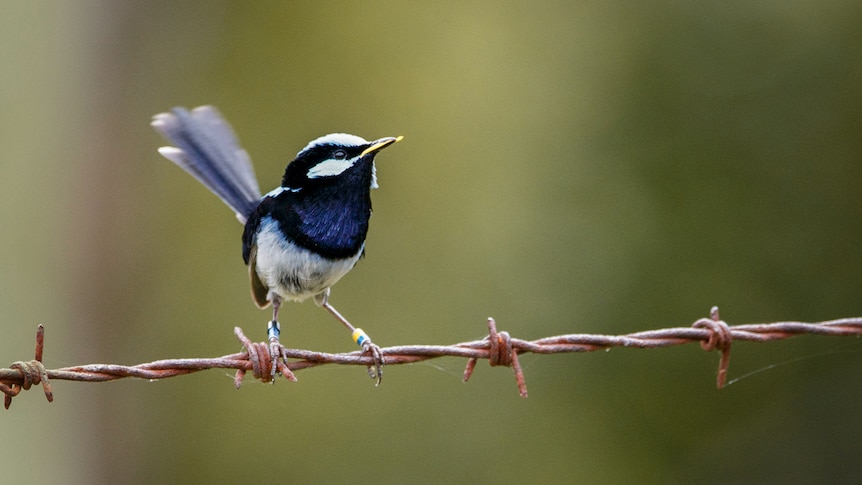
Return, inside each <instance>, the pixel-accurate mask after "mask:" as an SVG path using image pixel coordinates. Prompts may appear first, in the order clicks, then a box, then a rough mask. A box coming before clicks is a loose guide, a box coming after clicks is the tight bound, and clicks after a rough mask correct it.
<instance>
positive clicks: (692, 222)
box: [0, 0, 862, 484]
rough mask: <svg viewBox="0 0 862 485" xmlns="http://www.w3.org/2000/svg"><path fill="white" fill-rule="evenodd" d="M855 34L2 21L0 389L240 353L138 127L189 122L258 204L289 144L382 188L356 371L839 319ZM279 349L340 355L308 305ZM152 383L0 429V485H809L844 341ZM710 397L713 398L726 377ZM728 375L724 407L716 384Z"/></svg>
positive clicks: (851, 309) (849, 375)
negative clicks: (347, 158) (362, 349)
mask: <svg viewBox="0 0 862 485" xmlns="http://www.w3.org/2000/svg"><path fill="white" fill-rule="evenodd" d="M860 23H862V4H860V3H859V2H853V1H839V0H826V1H817V2H811V1H789V2H743V1H732V2H720V3H713V2H665V1H648V2H613V1H611V2H607V1H581V2H545V1H534V2H499V1H495V2H489V1H484V2H481V1H480V2H451V1H435V2H400V1H383V2H375V3H373V4H372V3H369V2H253V3H248V2H224V1H187V2H174V1H149V2H127V1H76V2H65V1H54V2H51V1H29V2H15V1H9V0H3V1H0V146H2V147H3V150H2V156H0V227H1V228H2V229H0V322H2V323H0V328H2V333H0V365H8V363H11V362H12V361H15V360H21V359H27V358H29V357H30V355H31V352H32V350H31V349H32V345H33V335H34V332H35V328H36V324H38V323H43V324H45V325H46V327H47V338H46V341H47V348H46V354H45V362H46V364H47V365H48V366H49V367H51V368H54V367H61V366H68V365H75V364H83V363H122V364H134V363H140V362H147V361H151V360H157V359H162V358H171V357H207V356H218V355H224V354H228V353H233V352H236V351H238V350H239V345H238V343H237V342H236V341H235V339H234V337H233V335H232V329H233V327H234V326H236V325H239V326H241V327H243V328H244V329H245V331H246V333H247V334H249V335H250V336H252V337H253V338H254V339H255V340H263V337H264V327H265V322H266V320H267V318H268V313H267V312H265V311H263V312H262V311H259V310H257V309H256V308H255V307H254V305H253V304H252V303H251V300H250V298H249V295H248V283H247V276H246V268H245V267H244V266H243V264H242V261H241V258H240V234H241V227H240V226H239V225H238V224H237V223H236V221H235V219H234V217H233V215H232V213H231V212H230V211H229V210H228V209H226V208H225V207H224V206H222V204H221V202H219V201H218V200H217V199H216V198H215V197H214V196H212V195H211V194H210V193H209V192H207V191H206V190H205V189H203V188H202V187H200V186H199V185H198V184H197V183H196V182H195V181H194V180H193V179H192V178H191V177H189V176H188V175H186V174H185V173H183V172H182V171H180V170H179V169H177V168H176V167H175V166H173V165H172V164H170V163H169V162H167V161H166V160H164V159H162V158H161V157H160V156H158V154H157V153H156V148H157V147H158V146H161V145H163V141H162V140H161V139H160V138H159V137H158V136H157V135H156V134H155V133H154V132H153V131H152V130H151V129H150V127H149V120H150V117H151V116H152V115H153V114H154V113H157V112H161V111H164V110H166V109H169V108H170V107H172V106H176V105H183V106H187V107H192V106H197V105H200V104H214V105H216V106H218V107H219V108H220V109H221V111H222V112H223V113H224V114H225V116H226V117H227V118H228V119H229V120H230V122H231V123H232V124H233V126H234V128H235V130H236V131H237V133H238V135H239V137H240V139H241V141H242V143H243V145H244V146H245V147H246V149H247V150H248V151H249V153H250V154H251V156H252V158H253V160H254V163H255V167H256V170H257V174H258V177H259V179H260V180H261V188H262V189H263V190H265V191H266V190H269V189H271V188H272V187H274V186H275V185H277V184H278V182H279V181H280V177H281V174H282V172H283V170H284V166H285V164H286V163H287V162H288V161H289V160H291V159H292V157H293V155H294V154H295V153H296V151H298V150H299V149H300V148H302V147H303V146H304V145H305V144H306V143H307V142H308V141H309V140H311V139H313V138H315V137H317V136H319V135H322V134H324V133H329V132H334V131H346V132H351V133H355V134H358V135H361V136H364V137H366V138H372V137H379V136H387V135H399V134H402V135H405V140H404V141H403V142H402V143H399V144H398V145H397V146H395V147H393V148H391V149H389V150H387V151H386V152H384V153H383V154H382V155H381V156H380V157H379V158H378V176H379V180H380V186H381V188H380V190H377V191H375V192H374V194H373V199H374V204H375V213H374V217H373V218H372V227H371V232H370V236H369V239H368V244H367V248H368V252H367V257H366V258H365V259H364V260H363V261H362V262H361V263H360V264H359V265H358V266H357V267H356V269H355V270H354V271H353V272H352V273H351V274H350V275H348V276H347V277H346V278H345V279H344V280H342V281H341V282H340V283H339V284H338V285H337V286H336V287H335V288H334V292H333V297H332V301H333V303H334V304H335V305H336V306H337V307H338V308H339V309H340V310H342V311H343V312H344V313H345V314H346V315H347V316H348V317H349V318H350V319H351V320H353V321H354V322H355V323H357V324H358V325H360V326H362V327H363V328H365V329H366V330H367V331H368V332H369V334H371V335H372V336H373V337H374V339H375V340H376V341H377V342H379V343H380V344H381V345H384V346H386V345H396V344H413V343H428V344H450V343H455V342H459V341H464V340H472V339H475V338H481V337H482V336H483V335H484V334H485V332H486V327H485V319H486V318H487V317H488V316H494V317H496V319H497V321H498V325H499V327H500V328H501V329H502V330H507V331H509V332H510V333H512V334H513V335H515V336H517V337H521V338H527V339H534V338H539V337H545V336H551V335H558V334H566V333H582V332H583V333H607V334H616V333H628V332H633V331H638V330H647V329H653V328H661V327H666V326H686V325H689V324H691V322H693V321H694V320H696V319H697V318H700V317H703V316H706V315H707V313H708V310H709V308H710V306H712V305H719V306H720V307H721V309H722V317H723V318H724V319H725V320H727V321H728V322H730V323H755V322H771V321H782V320H801V321H820V320H827V319H833V318H839V317H847V316H858V315H860V314H862V301H860V291H862V278H860V275H862V252H860V247H859V241H860V237H862V217H860V216H862V136H860V130H862V50H860V48H859V46H860V45H862V29H860V28H859V26H860ZM283 315H284V318H283V323H284V324H285V327H286V328H285V342H287V343H289V344H290V345H293V346H296V347H298V348H307V349H313V350H322V351H330V352H344V351H351V350H353V348H354V347H353V344H352V342H350V340H349V336H348V335H346V332H344V330H343V329H342V328H341V327H340V326H339V325H338V324H337V323H336V322H334V321H333V320H332V319H331V318H330V317H329V316H328V315H326V314H325V312H322V311H321V310H319V309H318V308H316V307H315V306H314V305H313V304H312V303H310V302H307V303H305V304H292V305H289V306H288V307H286V309H285V311H284V312H283ZM522 361H523V364H524V366H525V372H526V376H527V383H528V385H529V391H530V397H529V398H528V399H520V398H518V396H517V392H516V388H515V385H514V382H513V379H512V374H511V372H510V371H509V370H507V369H501V368H494V369H491V368H489V367H488V365H487V364H486V363H480V364H479V366H478V368H477V370H476V373H475V375H474V377H473V379H472V380H471V382H470V383H469V384H463V383H462V382H461V380H460V376H461V372H462V369H463V365H464V361H463V360H458V359H442V360H437V361H433V362H429V363H423V364H416V365H411V366H402V367H388V368H386V377H385V379H384V382H383V385H382V386H381V387H380V388H374V386H373V385H372V382H371V381H370V380H369V379H368V378H367V377H366V376H365V371H364V369H362V368H359V367H335V366H330V367H323V368H317V369H312V370H307V371H303V372H301V373H299V375H298V377H299V379H300V381H299V382H298V383H296V384H289V383H286V382H283V381H282V382H278V383H277V384H275V385H274V386H273V385H264V384H260V383H257V382H255V381H252V380H248V381H247V382H246V384H245V385H244V386H243V387H242V389H241V390H239V391H236V390H234V389H233V381H232V375H231V374H230V373H228V372H223V371H209V372H204V373H200V374H195V375H193V376H185V377H181V378H175V379H170V380H167V381H162V382H145V381H132V380H128V381H120V382H114V383H105V384H81V383H68V382H57V383H55V384H54V390H55V395H56V398H55V402H54V403H53V404H50V405H49V404H48V403H46V402H45V400H44V398H43V396H41V395H40V393H39V391H35V392H29V393H25V394H24V395H22V396H20V397H19V398H17V399H16V400H15V402H14V403H13V406H12V408H11V409H10V410H9V411H6V412H3V413H0V422H2V430H3V432H2V435H3V439H2V440H0V457H2V458H0V466H2V468H3V477H4V478H3V480H4V482H6V481H8V483H34V484H35V483H69V484H78V483H80V484H84V483H86V484H100V483H105V484H108V483H126V484H151V483H237V482H241V481H242V482H251V481H261V482H267V483H269V482H275V481H278V482H281V483H285V482H286V483H300V482H312V483H338V482H347V481H350V482H354V483H396V482H406V481H409V482H412V483H440V482H450V483H451V482H454V483H463V482H470V483H491V482H502V481H523V482H533V483H564V482H585V483H668V482H678V483H788V481H793V482H797V483H805V482H807V483H812V482H819V483H827V482H828V483H840V482H851V481H854V480H856V479H858V475H859V462H858V458H859V454H858V453H859V451H858V450H859V442H860V438H862V422H860V418H859V412H858V411H859V409H860V407H862V385H860V379H859V376H860V372H862V345H860V342H859V341H858V340H857V339H852V338H847V339H841V338H822V337H821V338H816V337H799V338H796V339H793V340H790V341H785V342H780V343H772V344H768V345H764V344H746V343H737V344H735V345H734V352H733V358H732V361H731V368H730V378H731V379H733V380H735V382H734V383H733V384H731V385H730V386H728V387H727V388H726V389H724V390H721V391H717V390H716V389H715V383H714V381H715V379H714V378H715V369H716V366H717V362H718V357H717V355H716V354H714V353H709V354H708V353H705V352H703V351H702V350H701V349H700V348H699V347H698V346H697V345H688V346H684V347H678V348H671V349H661V350H650V351H646V350H629V349H615V350H613V351H610V352H597V353H591V354H569V355H555V356H535V355H525V356H524V357H523V358H522ZM741 377H742V379H739V378H741ZM736 379H739V380H736Z"/></svg>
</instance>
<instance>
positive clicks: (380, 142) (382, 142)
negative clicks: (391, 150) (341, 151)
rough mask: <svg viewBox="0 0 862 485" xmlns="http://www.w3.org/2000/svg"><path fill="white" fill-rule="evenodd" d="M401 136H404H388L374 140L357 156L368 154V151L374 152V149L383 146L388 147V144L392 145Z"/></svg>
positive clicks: (380, 148) (379, 148)
mask: <svg viewBox="0 0 862 485" xmlns="http://www.w3.org/2000/svg"><path fill="white" fill-rule="evenodd" d="M402 138H404V137H403V136H398V137H394V138H393V137H391V136H388V137H386V138H381V139H379V140H374V141H373V142H372V143H371V146H370V147H368V148H366V149H365V150H363V151H362V154H361V155H359V157H360V158H361V157H364V156H365V155H368V154H369V153H374V152H376V151H380V150H383V149H384V148H386V147H388V146H389V145H392V144H393V143H398V142H399V141H401V139H402Z"/></svg>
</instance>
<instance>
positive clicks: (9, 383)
mask: <svg viewBox="0 0 862 485" xmlns="http://www.w3.org/2000/svg"><path fill="white" fill-rule="evenodd" d="M234 334H235V335H236V337H237V338H238V339H239V341H240V342H241V343H242V345H243V347H244V350H243V351H242V352H240V353H236V354H230V355H224V356H222V357H216V358H202V359H167V360H157V361H155V362H149V363H146V364H139V365H133V366H125V365H114V364H89V365H81V366H75V367H63V368H60V369H53V370H49V369H45V367H44V366H43V365H42V351H43V348H44V329H43V327H42V326H41V325H39V329H38V331H37V333H36V355H35V358H34V360H31V361H27V362H15V363H13V364H12V365H10V367H9V368H8V369H0V391H2V392H3V393H4V394H5V405H6V408H7V409H8V408H9V405H10V404H11V403H12V398H13V397H15V396H17V395H18V394H19V393H20V392H21V391H22V390H27V389H29V388H30V387H31V386H33V385H35V384H39V383H41V384H42V387H43V390H44V392H45V397H46V398H47V399H48V401H52V400H53V393H52V391H51V384H50V381H56V380H66V381H83V382H103V381H112V380H116V379H122V378H126V377H137V378H140V379H150V380H154V379H166V378H169V377H175V376H179V375H184V374H191V373H193V372H199V371H202V370H207V369H235V370H236V371H237V372H236V378H235V381H234V382H235V385H236V387H237V388H239V387H240V385H241V384H242V381H243V378H244V377H245V374H246V373H247V372H248V371H251V372H252V375H254V377H255V378H257V379H258V380H261V381H263V382H272V381H273V377H272V376H273V373H272V361H271V359H270V358H269V355H270V354H269V346H268V345H269V344H268V343H266V342H264V343H252V342H251V341H250V340H249V339H248V338H246V337H245V335H243V333H242V330H240V329H239V327H237V328H235V329H234ZM802 334H807V335H830V336H851V335H855V336H859V335H862V317H855V318H842V319H839V320H830V321H826V322H818V323H804V322H776V323H759V324H748V325H734V326H731V325H728V324H727V323H726V322H724V321H722V320H721V319H719V314H718V307H713V308H712V309H711V311H710V317H709V318H702V319H699V320H697V321H696V322H694V324H692V325H691V326H690V327H676V328H664V329H659V330H647V331H643V332H636V333H631V334H628V335H596V334H570V335H558V336H554V337H546V338H541V339H538V340H532V341H529V340H522V339H518V338H513V337H511V336H510V335H509V334H508V332H498V331H497V325H496V322H495V321H494V319H493V318H489V319H488V336H487V337H485V338H484V339H482V340H475V341H471V342H462V343H458V344H454V345H402V346H396V347H387V348H383V349H381V354H382V355H383V359H384V362H385V364H386V365H398V364H410V363H414V362H420V361H423V360H429V359H435V358H438V357H444V356H450V357H464V358H467V359H468V360H467V367H466V369H465V370H464V381H465V382H466V381H467V380H468V379H469V378H470V377H471V376H472V375H473V371H474V370H475V368H476V364H477V362H478V361H479V360H480V359H481V360H486V359H487V360H488V362H489V364H490V365H491V366H505V367H511V368H512V370H513V372H514V374H515V382H516V384H517V386H518V391H519V393H520V395H521V396H522V397H527V385H526V380H525V377H524V372H523V369H522V368H521V365H520V363H519V362H518V355H519V354H524V353H528V352H532V353H535V354H559V353H569V352H593V351H596V350H602V349H608V348H611V347H631V348H638V349H651V348H658V347H671V346H675V345H682V344H687V343H693V342H698V343H699V344H700V345H701V347H702V348H703V349H704V350H706V351H711V350H717V351H719V352H721V358H720V361H719V367H718V373H717V377H716V383H717V387H718V388H719V389H720V388H722V387H723V386H724V384H725V382H726V380H727V369H728V366H729V364H730V348H731V343H732V342H735V341H743V342H771V341H773V340H782V339H786V338H790V337H794V336H796V335H802ZM284 355H286V356H287V358H288V359H289V360H288V362H283V361H281V360H280V361H278V362H276V366H277V371H278V373H279V374H281V375H282V376H284V377H285V378H286V379H288V380H294V381H295V380H296V377H294V375H293V372H295V371H299V370H302V369H307V368H310V367H317V366H320V365H327V364H338V365H361V366H366V367H367V366H368V365H371V364H373V362H372V358H371V357H370V356H367V355H362V354H361V352H359V351H356V352H350V353H343V354H329V353H323V352H314V351H310V350H296V349H284Z"/></svg>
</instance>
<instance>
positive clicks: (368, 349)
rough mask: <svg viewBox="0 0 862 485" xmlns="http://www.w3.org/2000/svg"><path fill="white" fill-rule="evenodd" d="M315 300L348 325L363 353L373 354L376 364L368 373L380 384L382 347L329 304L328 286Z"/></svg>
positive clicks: (372, 357) (377, 384)
mask: <svg viewBox="0 0 862 485" xmlns="http://www.w3.org/2000/svg"><path fill="white" fill-rule="evenodd" d="M314 302H315V303H317V304H318V306H321V307H323V308H325V309H326V311H328V312H329V313H331V314H332V316H334V317H335V319H336V320H338V321H339V322H341V324H342V325H344V326H345V327H347V329H348V330H350V332H351V333H352V334H353V341H354V342H356V344H357V345H359V346H360V347H362V353H363V354H368V355H370V356H371V359H372V360H373V361H374V364H373V365H369V366H368V375H369V376H371V378H372V379H375V380H376V381H377V382H376V383H375V385H376V386H379V385H380V381H381V380H382V379H383V354H382V353H381V352H380V347H379V346H377V344H375V343H374V342H372V341H371V337H369V336H368V334H366V333H365V332H364V331H363V330H362V329H361V328H356V327H354V326H353V325H352V324H351V323H350V322H349V321H347V319H346V318H344V316H343V315H342V314H341V313H339V312H338V310H336V309H335V307H333V306H332V305H330V304H329V288H327V289H326V291H324V292H323V293H320V294H319V295H317V296H315V297H314Z"/></svg>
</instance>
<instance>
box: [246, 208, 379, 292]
mask: <svg viewBox="0 0 862 485" xmlns="http://www.w3.org/2000/svg"><path fill="white" fill-rule="evenodd" d="M280 235H281V233H280V232H279V231H278V229H277V227H276V222H275V221H273V220H272V219H269V220H266V221H262V222H261V230H260V232H259V233H258V235H257V275H258V276H259V277H260V280H261V281H262V282H263V283H264V284H266V286H267V287H269V289H270V290H272V291H274V292H275V293H277V294H278V295H279V296H280V297H281V298H282V299H285V300H294V301H302V300H305V299H306V298H309V297H312V296H315V295H318V294H320V293H322V292H323V291H324V290H326V289H327V288H329V287H330V286H332V285H334V284H335V283H336V282H338V280H340V279H341V277H342V276H344V275H346V274H347V273H348V272H349V271H350V270H351V269H353V266H354V265H355V264H356V262H357V261H359V257H360V256H361V255H362V249H360V250H359V252H358V253H357V254H356V255H355V256H353V257H350V258H346V259H338V260H330V259H325V258H322V257H320V256H318V255H317V254H314V253H312V252H311V251H309V250H307V249H304V248H301V247H299V246H296V245H295V244H293V243H289V242H286V241H284V240H283V239H282V238H281V237H280Z"/></svg>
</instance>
